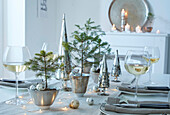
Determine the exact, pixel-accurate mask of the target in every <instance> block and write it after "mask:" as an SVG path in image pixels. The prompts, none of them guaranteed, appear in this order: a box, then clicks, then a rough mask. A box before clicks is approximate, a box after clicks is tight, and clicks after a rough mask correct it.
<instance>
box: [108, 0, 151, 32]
mask: <svg viewBox="0 0 170 115" xmlns="http://www.w3.org/2000/svg"><path fill="white" fill-rule="evenodd" d="M122 9H125V10H126V11H127V12H128V19H127V23H128V24H130V26H131V27H133V30H134V29H135V28H136V26H138V25H139V26H141V27H143V26H144V25H145V23H146V22H147V16H148V13H149V12H150V9H149V4H148V3H147V1H146V0H113V1H112V2H111V5H110V8H109V13H108V15H109V20H110V23H111V24H112V25H113V24H115V25H116V27H117V29H118V30H121V28H120V26H121V10H122Z"/></svg>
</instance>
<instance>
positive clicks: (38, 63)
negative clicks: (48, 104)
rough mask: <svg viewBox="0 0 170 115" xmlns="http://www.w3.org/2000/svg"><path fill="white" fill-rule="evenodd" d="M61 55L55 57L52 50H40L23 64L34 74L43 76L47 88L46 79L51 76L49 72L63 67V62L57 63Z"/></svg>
mask: <svg viewBox="0 0 170 115" xmlns="http://www.w3.org/2000/svg"><path fill="white" fill-rule="evenodd" d="M62 58H63V56H58V57H55V55H54V54H53V52H46V51H44V50H41V51H40V53H36V54H35V57H34V58H33V59H30V60H29V61H27V62H25V65H26V66H27V67H28V69H29V70H32V71H34V72H36V76H37V77H39V76H44V78H45V83H46V84H45V89H47V88H48V84H47V79H49V78H51V75H50V74H49V73H51V72H56V70H57V69H59V68H60V69H63V67H64V64H63V63H62V64H59V63H58V62H59V60H61V59H62Z"/></svg>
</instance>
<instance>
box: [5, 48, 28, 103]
mask: <svg viewBox="0 0 170 115" xmlns="http://www.w3.org/2000/svg"><path fill="white" fill-rule="evenodd" d="M30 58H31V57H30V52H29V49H28V48H27V47H24V46H8V47H7V48H6V50H5V52H4V55H3V65H4V67H5V68H6V69H7V70H8V71H10V72H13V73H14V74H15V79H16V98H15V100H11V101H8V103H7V104H15V105H21V104H22V102H21V100H20V99H19V97H18V76H19V74H20V73H21V72H24V71H25V70H26V69H27V67H26V66H25V65H24V63H25V61H28V60H29V59H30Z"/></svg>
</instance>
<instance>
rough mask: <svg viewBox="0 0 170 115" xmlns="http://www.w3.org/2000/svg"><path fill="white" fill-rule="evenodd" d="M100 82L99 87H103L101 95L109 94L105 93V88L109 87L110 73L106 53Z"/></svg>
mask: <svg viewBox="0 0 170 115" xmlns="http://www.w3.org/2000/svg"><path fill="white" fill-rule="evenodd" d="M98 83H99V84H98V86H99V88H102V92H101V93H99V95H101V96H108V95H109V94H106V93H105V89H106V88H108V87H109V74H108V68H107V60H106V55H104V56H103V60H102V63H101V68H100V74H99V82H98Z"/></svg>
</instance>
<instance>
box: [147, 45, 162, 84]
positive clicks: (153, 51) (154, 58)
mask: <svg viewBox="0 0 170 115" xmlns="http://www.w3.org/2000/svg"><path fill="white" fill-rule="evenodd" d="M144 51H147V52H148V53H149V56H150V62H151V66H150V70H149V81H148V82H146V83H144V84H145V85H154V84H155V83H154V82H153V81H152V80H151V74H152V64H154V63H157V62H158V61H159V59H160V51H159V48H158V47H145V48H144Z"/></svg>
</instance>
